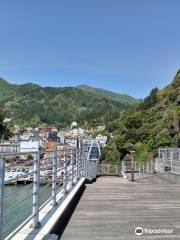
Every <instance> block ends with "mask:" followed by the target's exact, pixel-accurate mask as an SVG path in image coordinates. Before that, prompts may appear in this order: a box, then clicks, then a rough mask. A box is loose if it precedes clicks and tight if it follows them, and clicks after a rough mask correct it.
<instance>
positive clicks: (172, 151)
mask: <svg viewBox="0 0 180 240" xmlns="http://www.w3.org/2000/svg"><path fill="white" fill-rule="evenodd" d="M171 171H173V151H171Z"/></svg>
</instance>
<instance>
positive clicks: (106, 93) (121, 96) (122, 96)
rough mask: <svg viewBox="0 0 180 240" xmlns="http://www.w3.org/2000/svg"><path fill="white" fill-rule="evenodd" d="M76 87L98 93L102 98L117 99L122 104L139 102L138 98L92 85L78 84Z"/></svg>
mask: <svg viewBox="0 0 180 240" xmlns="http://www.w3.org/2000/svg"><path fill="white" fill-rule="evenodd" d="M77 87H78V88H79V89H82V90H85V91H87V92H91V93H95V94H97V95H99V96H100V97H103V98H104V97H105V98H108V99H111V100H113V101H117V102H120V103H124V104H130V105H134V104H135V103H138V102H139V100H138V99H135V98H133V97H131V96H128V95H125V94H119V93H115V92H111V91H108V90H104V89H101V88H94V87H91V86H88V85H80V86H77Z"/></svg>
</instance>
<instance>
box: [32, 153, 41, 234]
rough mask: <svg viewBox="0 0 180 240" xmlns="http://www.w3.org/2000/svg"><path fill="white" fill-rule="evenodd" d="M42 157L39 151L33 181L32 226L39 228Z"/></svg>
mask: <svg viewBox="0 0 180 240" xmlns="http://www.w3.org/2000/svg"><path fill="white" fill-rule="evenodd" d="M39 177H40V158H39V153H37V154H35V155H34V181H33V224H32V226H31V227H33V228H35V229H37V228H39V227H40V226H41V224H40V222H39V182H40V178H39Z"/></svg>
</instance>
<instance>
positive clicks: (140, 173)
mask: <svg viewBox="0 0 180 240" xmlns="http://www.w3.org/2000/svg"><path fill="white" fill-rule="evenodd" d="M140 175H141V165H140V163H139V176H140Z"/></svg>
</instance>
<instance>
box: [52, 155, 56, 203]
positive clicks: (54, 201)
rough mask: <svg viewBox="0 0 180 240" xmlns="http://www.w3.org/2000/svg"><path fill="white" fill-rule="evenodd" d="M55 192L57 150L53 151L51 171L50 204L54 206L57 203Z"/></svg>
mask: <svg viewBox="0 0 180 240" xmlns="http://www.w3.org/2000/svg"><path fill="white" fill-rule="evenodd" d="M56 193H57V152H53V172H52V198H53V199H52V200H53V202H52V204H53V206H54V207H55V206H56V205H57V200H56Z"/></svg>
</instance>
